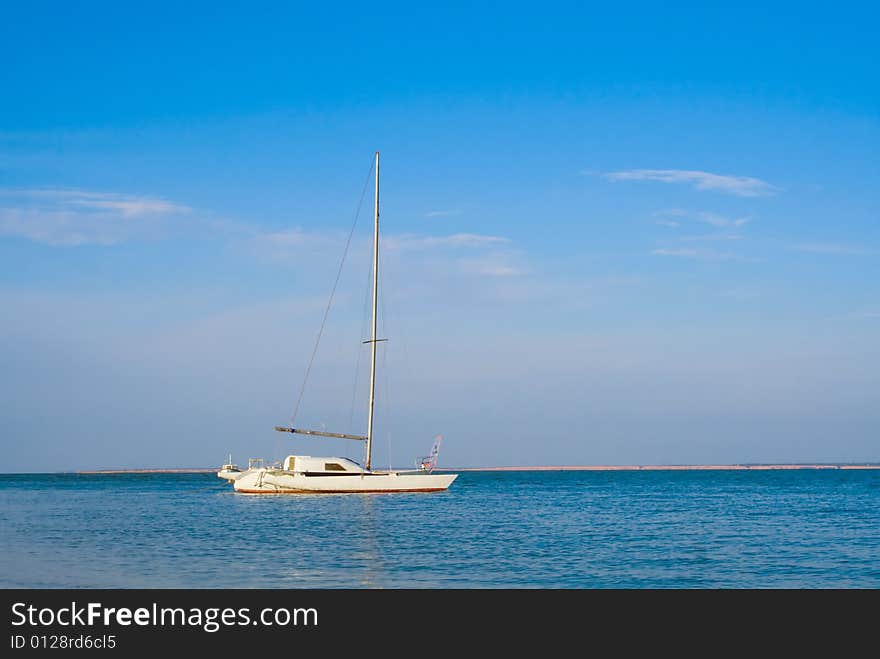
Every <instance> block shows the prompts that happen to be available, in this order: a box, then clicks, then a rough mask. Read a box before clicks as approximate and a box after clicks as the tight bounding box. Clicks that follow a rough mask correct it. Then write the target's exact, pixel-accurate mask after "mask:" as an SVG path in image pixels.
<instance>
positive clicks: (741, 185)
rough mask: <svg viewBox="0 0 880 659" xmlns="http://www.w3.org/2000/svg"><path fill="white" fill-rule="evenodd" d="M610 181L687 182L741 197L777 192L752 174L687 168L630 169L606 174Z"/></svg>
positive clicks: (697, 186) (697, 187)
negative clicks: (737, 174) (728, 173)
mask: <svg viewBox="0 0 880 659" xmlns="http://www.w3.org/2000/svg"><path fill="white" fill-rule="evenodd" d="M605 178H607V179H608V180H609V181H659V182H661V183H685V184H690V185H692V186H693V187H694V188H696V189H697V190H716V191H719V192H726V193H728V194H734V195H737V196H740V197H762V196H767V195H771V194H773V193H775V192H776V191H777V188H776V187H775V186H773V185H770V184H769V183H767V182H766V181H762V180H761V179H758V178H754V177H752V176H729V175H724V174H713V173H711V172H703V171H698V170H685V169H630V170H626V171H620V172H609V173H607V174H605Z"/></svg>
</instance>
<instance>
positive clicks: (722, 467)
mask: <svg viewBox="0 0 880 659" xmlns="http://www.w3.org/2000/svg"><path fill="white" fill-rule="evenodd" d="M796 469H880V463H839V464H821V463H817V464H717V465H556V466H532V467H527V466H509V467H448V468H438V469H437V471H770V470H796ZM217 470H218V467H204V468H201V467H199V468H176V469H92V470H82V471H76V472H72V473H76V474H83V475H98V474H103V475H112V474H205V473H214V472H216V471H217Z"/></svg>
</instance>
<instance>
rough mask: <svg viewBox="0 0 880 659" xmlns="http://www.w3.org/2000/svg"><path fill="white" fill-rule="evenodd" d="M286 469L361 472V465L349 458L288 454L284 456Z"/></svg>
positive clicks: (330, 473)
mask: <svg viewBox="0 0 880 659" xmlns="http://www.w3.org/2000/svg"><path fill="white" fill-rule="evenodd" d="M283 469H284V471H293V472H298V473H306V474H327V475H328V476H329V475H333V474H346V473H348V474H351V473H355V474H359V473H361V472H362V471H363V469H362V468H361V466H360V465H359V464H358V463H357V462H355V461H353V460H349V459H348V458H315V457H312V456H311V455H288V456H287V457H286V458H284V465H283Z"/></svg>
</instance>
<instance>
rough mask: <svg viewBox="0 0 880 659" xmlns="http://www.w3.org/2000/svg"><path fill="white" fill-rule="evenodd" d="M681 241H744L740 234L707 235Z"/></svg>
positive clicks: (684, 237) (690, 237) (689, 237)
mask: <svg viewBox="0 0 880 659" xmlns="http://www.w3.org/2000/svg"><path fill="white" fill-rule="evenodd" d="M679 240H681V241H683V242H695V241H696V242H699V241H713V240H742V234H739V233H707V234H704V235H698V236H682V237H681V238H679Z"/></svg>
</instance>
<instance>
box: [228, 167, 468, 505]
mask: <svg viewBox="0 0 880 659" xmlns="http://www.w3.org/2000/svg"><path fill="white" fill-rule="evenodd" d="M375 170H376V194H375V212H374V227H373V273H372V274H373V321H372V333H371V337H370V340H369V341H366V343H369V344H370V352H371V361H370V398H369V413H368V417H367V434H366V435H363V436H362V435H352V434H347V433H334V432H325V431H323V430H307V429H305V428H294V427H292V426H275V430H277V431H278V432H289V433H294V434H301V435H312V436H320V437H334V438H339V439H350V440H354V441H362V442H365V444H366V459H365V461H364V464H363V465H359V464H358V463H356V462H355V461H353V460H350V459H348V458H341V457H313V456H309V455H288V456H287V457H286V458H285V459H284V460H283V461H282V463H281V464H280V466H264V465H253V464H251V465H249V466H248V469H247V470H246V471H243V472H233V471H232V470H229V471H228V472H227V473H224V475H223V476H221V478H226V479H227V480H229V481H230V482H232V484H233V487H234V489H235V491H236V492H241V493H244V494H303V493H343V492H438V491H442V490H446V489H448V488H449V486H450V485H451V484H452V482H453V481H454V480H455V479H456V478H457V477H458V474H447V473H440V474H435V473H433V468H434V465H435V464H436V455H434V451H432V460H433V461H432V462H429V463H426V462H424V461H422V462H421V463H420V464H419V468H418V469H417V470H415V471H410V470H397V471H394V470H388V471H377V470H374V469H373V468H372V447H373V408H374V403H375V398H376V397H375V393H376V344H377V343H378V342H379V341H380V340H381V339H378V338H377V337H376V318H377V312H378V302H379V152H378V151H377V152H376V162H375ZM435 446H436V447H438V448H439V444H437V443H435ZM230 462H231V460H230ZM219 475H220V474H219V473H218V476H219Z"/></svg>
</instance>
